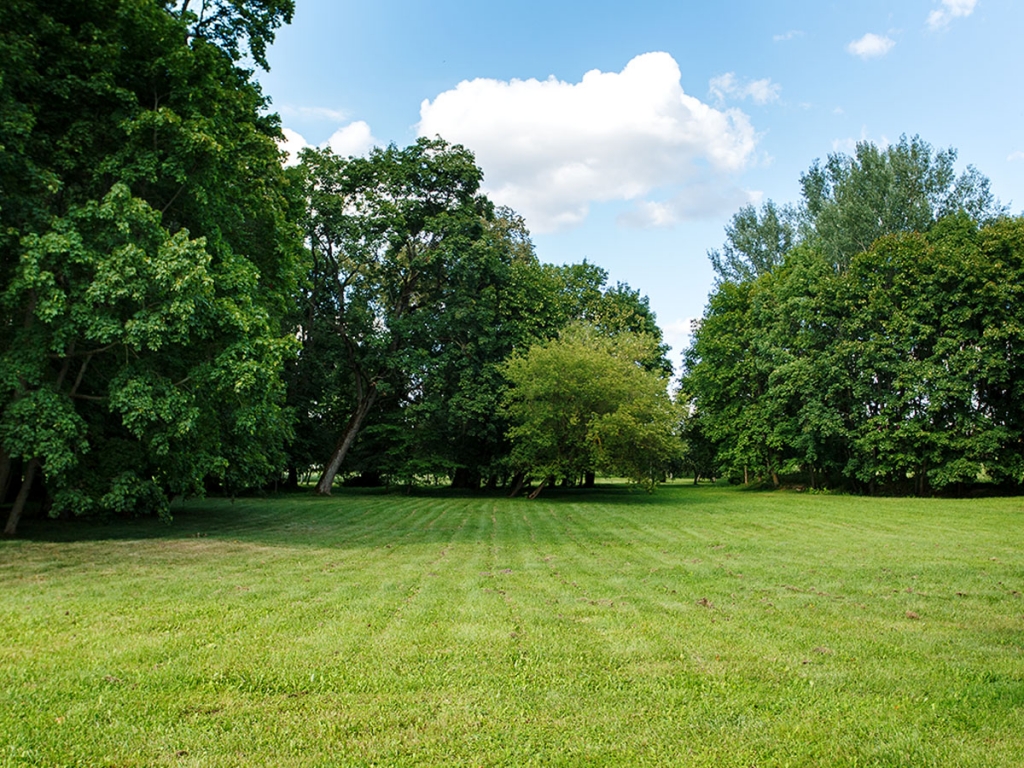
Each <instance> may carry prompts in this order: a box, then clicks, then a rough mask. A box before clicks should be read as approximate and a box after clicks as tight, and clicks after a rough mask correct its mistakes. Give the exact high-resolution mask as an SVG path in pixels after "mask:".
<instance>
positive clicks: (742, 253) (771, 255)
mask: <svg viewBox="0 0 1024 768" xmlns="http://www.w3.org/2000/svg"><path fill="white" fill-rule="evenodd" d="M798 217H799V214H798V213H797V211H796V210H795V209H794V208H791V207H789V206H785V207H782V208H780V207H778V206H777V205H776V204H775V203H773V202H772V201H771V200H768V201H767V202H766V203H765V204H764V205H762V206H761V212H760V213H758V212H757V210H756V209H755V208H754V206H752V205H747V206H744V207H743V208H741V209H740V210H739V212H738V213H736V215H735V216H733V218H732V221H731V222H730V223H729V224H727V225H726V227H725V236H726V242H725V244H724V245H723V246H722V248H721V250H712V251H709V252H708V258H709V259H710V260H711V266H712V267H713V268H714V270H715V272H716V273H717V274H718V276H719V278H720V279H721V280H732V281H736V282H742V281H744V280H752V279H754V278H756V277H757V276H759V275H763V274H765V273H767V272H771V271H772V270H773V269H775V267H777V266H779V265H780V264H781V263H782V260H783V258H784V257H785V255H786V253H787V252H788V251H789V250H790V248H792V247H793V246H794V245H795V244H796V242H797V238H798V228H797V225H798Z"/></svg>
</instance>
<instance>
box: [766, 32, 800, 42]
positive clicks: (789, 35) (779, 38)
mask: <svg viewBox="0 0 1024 768" xmlns="http://www.w3.org/2000/svg"><path fill="white" fill-rule="evenodd" d="M803 36H804V31H803V30H802V29H791V30H789V31H788V32H783V33H782V34H781V35H772V40H774V41H775V42H776V43H785V42H787V41H789V40H795V39H796V38H798V37H803Z"/></svg>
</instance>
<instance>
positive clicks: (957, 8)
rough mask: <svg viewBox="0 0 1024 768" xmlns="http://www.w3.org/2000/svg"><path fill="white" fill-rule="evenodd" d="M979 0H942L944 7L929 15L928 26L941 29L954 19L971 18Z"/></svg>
mask: <svg viewBox="0 0 1024 768" xmlns="http://www.w3.org/2000/svg"><path fill="white" fill-rule="evenodd" d="M977 4H978V0H942V6H941V7H940V8H936V9H935V10H934V11H932V12H931V13H929V14H928V26H929V27H931V28H932V29H941V28H942V27H945V26H946V25H948V24H949V22H951V21H952V20H953V19H958V18H962V17H964V16H970V15H971V14H972V13H974V6H976V5H977Z"/></svg>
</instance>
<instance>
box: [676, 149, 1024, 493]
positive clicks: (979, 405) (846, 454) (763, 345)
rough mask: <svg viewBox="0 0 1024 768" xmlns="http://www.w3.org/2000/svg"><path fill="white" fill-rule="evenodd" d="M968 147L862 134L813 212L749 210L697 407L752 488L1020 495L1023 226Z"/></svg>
mask: <svg viewBox="0 0 1024 768" xmlns="http://www.w3.org/2000/svg"><path fill="white" fill-rule="evenodd" d="M955 160H956V152H955V151H954V150H952V149H949V150H942V151H939V152H933V150H932V148H931V146H930V145H928V144H927V143H925V142H924V141H922V140H921V139H920V138H918V137H914V138H913V139H907V138H906V137H905V136H904V137H902V138H901V139H900V141H899V142H898V143H897V144H893V145H891V146H888V147H886V148H884V149H879V148H878V147H876V146H874V145H872V144H869V143H867V142H862V143H861V144H858V145H857V149H856V153H855V155H854V156H853V157H847V156H845V155H841V154H836V155H831V156H829V158H828V161H827V162H826V163H825V164H824V165H821V164H819V163H817V162H815V164H814V165H813V166H812V167H811V169H810V170H809V171H808V172H807V173H806V174H804V175H803V176H801V184H802V187H803V201H802V206H801V208H800V209H799V211H794V210H792V209H782V210H781V212H780V210H779V209H777V208H776V207H775V206H774V204H772V203H770V202H769V203H768V204H767V205H765V206H764V207H763V208H762V212H761V215H760V216H759V215H758V214H757V212H756V211H755V210H754V209H753V208H752V207H749V206H748V207H747V208H744V209H743V210H741V211H740V212H739V213H738V214H737V215H736V216H735V217H734V219H733V222H732V224H731V225H730V226H729V227H727V228H726V234H727V237H728V242H727V243H726V245H725V247H724V248H723V249H722V251H721V252H719V251H713V252H712V253H711V254H710V256H711V259H712V264H713V266H714V267H715V270H716V271H717V272H718V274H719V277H720V283H719V285H718V286H717V287H716V290H715V293H714V294H713V295H712V297H711V299H710V301H709V304H708V308H707V310H706V312H705V316H704V319H703V321H702V323H701V325H700V329H699V331H698V333H697V335H696V337H695V339H694V342H693V345H692V346H691V349H690V350H689V351H688V352H687V356H686V361H687V362H686V368H687V371H686V374H685V377H684V381H683V395H684V398H685V399H687V400H688V401H689V402H690V405H691V408H693V409H695V410H694V414H695V416H696V418H698V419H699V422H700V424H701V427H702V434H703V435H705V436H706V437H707V438H708V439H709V440H710V441H711V442H712V443H714V444H715V445H716V446H717V448H718V456H717V458H718V460H719V461H720V462H721V464H722V466H723V468H724V469H725V470H726V471H727V472H729V473H730V474H731V476H732V477H734V478H738V477H740V476H742V477H744V479H745V480H749V476H750V473H751V472H753V473H754V475H755V477H759V478H764V477H767V476H770V477H771V478H772V480H773V481H774V482H775V483H776V484H777V483H778V482H779V476H780V475H781V474H802V475H803V476H804V477H805V478H807V479H809V482H810V484H811V485H812V487H813V486H816V485H818V484H820V483H825V484H845V485H849V486H853V487H855V488H860V489H865V490H868V491H870V492H875V491H876V490H878V489H880V488H885V489H888V490H890V491H897V492H907V491H914V492H916V493H926V492H928V491H929V489H936V490H942V489H946V488H949V487H951V486H955V487H957V488H960V489H962V488H963V487H964V486H965V485H972V484H974V483H978V482H985V483H996V484H1006V485H1007V486H1008V487H1018V486H1019V484H1020V483H1021V482H1022V481H1024V474H1021V472H1020V467H1021V466H1022V461H1024V457H1022V452H1021V450H1020V446H1019V443H1018V440H1019V435H1021V434H1022V433H1021V423H1022V419H1021V414H1020V412H1019V411H1017V410H1015V409H1014V408H1013V407H1009V406H1008V403H1009V402H1010V401H1011V398H1012V397H1013V396H1014V394H1013V392H1014V389H1013V386H1014V385H1013V384H1011V382H1012V381H1013V378H1012V377H1013V375H1014V374H1012V373H1010V371H1011V370H1015V369H1016V367H1017V365H1018V362H1017V360H1016V352H1015V350H1016V347H1017V346H1018V345H1019V344H1020V343H1021V340H1022V337H1021V335H1020V333H1021V328H1024V325H1022V323H1021V318H1019V317H1018V314H1019V313H1018V312H1017V311H1016V309H1015V307H1016V306H1017V299H1016V295H1017V293H1018V292H1019V291H1021V290H1024V288H1022V287H1021V286H1022V285H1024V275H1022V274H1021V271H1020V266H1019V265H1020V260H1021V258H1022V254H1021V250H1020V241H1019V229H1020V227H1021V225H1022V222H1021V220H1020V219H1009V218H1006V217H1004V216H1003V215H1002V214H1003V212H1004V209H1002V208H1001V207H1000V206H999V205H998V204H997V203H996V201H995V200H994V198H993V197H992V194H991V192H990V191H989V184H988V180H987V179H986V178H985V177H983V176H982V175H981V174H979V173H978V172H977V171H976V170H975V169H974V168H972V167H970V166H968V168H967V170H966V171H965V172H964V173H962V174H960V175H959V176H957V175H956V173H955V170H954V162H955Z"/></svg>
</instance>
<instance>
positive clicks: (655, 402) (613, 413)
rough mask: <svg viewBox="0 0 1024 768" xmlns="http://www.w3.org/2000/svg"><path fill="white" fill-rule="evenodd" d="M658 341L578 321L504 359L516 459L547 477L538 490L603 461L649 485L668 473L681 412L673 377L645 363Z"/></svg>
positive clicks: (525, 469)
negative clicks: (672, 393)
mask: <svg viewBox="0 0 1024 768" xmlns="http://www.w3.org/2000/svg"><path fill="white" fill-rule="evenodd" d="M656 346H657V345H656V343H655V342H654V340H652V339H651V338H650V337H648V336H643V335H638V334H634V333H631V332H629V331H623V332H620V333H618V334H616V335H615V336H609V335H604V334H601V333H600V332H599V330H598V329H597V328H595V327H594V326H591V325H587V324H584V323H574V324H572V325H569V326H568V327H566V328H565V330H563V331H562V333H561V334H560V335H559V337H558V338H557V339H552V340H550V341H546V342H543V343H540V344H535V345H533V346H531V347H530V348H529V349H527V350H525V351H521V352H517V353H516V354H514V355H513V356H512V357H511V358H510V359H509V360H508V361H507V362H506V363H505V364H504V366H503V372H504V374H505V376H506V377H507V378H508V380H509V381H510V383H511V387H510V388H509V389H508V391H507V392H506V394H505V398H504V406H505V409H506V412H507V414H508V416H509V419H510V421H511V424H512V426H511V428H510V430H509V438H510V439H511V441H512V454H511V463H512V466H513V467H514V468H515V469H516V470H518V471H520V472H522V473H524V474H533V475H535V476H536V477H538V478H539V479H540V481H541V485H540V487H538V489H537V490H536V491H535V494H536V493H539V492H540V490H541V489H542V488H543V486H544V484H545V483H546V482H547V481H548V478H552V477H553V478H562V479H565V480H568V481H575V480H578V479H581V478H583V476H584V475H585V474H586V473H587V472H592V471H594V470H595V469H597V470H599V471H604V472H607V473H610V474H615V475H618V476H621V477H626V478H628V479H629V480H631V481H633V482H636V483H639V484H643V485H644V486H646V487H648V488H651V487H653V486H654V485H655V484H657V483H658V482H659V481H660V480H662V479H664V477H665V475H666V474H667V472H668V468H669V466H670V464H671V462H672V459H673V458H674V457H675V456H676V455H677V454H678V453H679V448H680V445H679V440H678V436H677V426H678V423H679V418H678V414H677V412H676V409H675V406H674V403H673V402H672V400H671V398H670V397H669V394H668V391H667V380H666V378H665V377H664V376H662V375H660V374H659V372H656V371H651V370H648V369H647V368H646V367H645V365H644V361H645V360H648V359H650V358H651V357H652V355H654V354H656Z"/></svg>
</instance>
